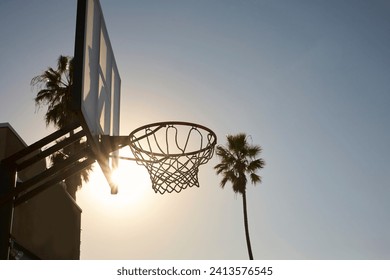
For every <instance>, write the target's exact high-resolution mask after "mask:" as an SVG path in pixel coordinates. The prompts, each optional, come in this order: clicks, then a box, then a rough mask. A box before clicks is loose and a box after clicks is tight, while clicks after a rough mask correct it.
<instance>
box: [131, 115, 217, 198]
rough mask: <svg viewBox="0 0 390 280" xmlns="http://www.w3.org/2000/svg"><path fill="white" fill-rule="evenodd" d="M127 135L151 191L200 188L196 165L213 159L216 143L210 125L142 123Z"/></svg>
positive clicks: (163, 191) (197, 166) (160, 191)
mask: <svg viewBox="0 0 390 280" xmlns="http://www.w3.org/2000/svg"><path fill="white" fill-rule="evenodd" d="M129 138H130V145H129V146H130V148H131V151H132V152H133V154H134V157H135V160H136V162H137V163H138V164H142V165H144V166H145V167H146V169H147V170H148V172H149V175H150V179H151V181H152V187H153V190H154V191H155V192H156V193H157V192H159V193H161V194H163V193H165V192H168V193H171V192H173V191H175V192H180V191H181V190H183V189H185V188H187V187H192V186H197V187H199V182H198V169H199V166H200V165H202V164H205V163H207V162H208V161H209V159H211V158H212V156H213V153H214V147H215V145H216V143H217V136H216V135H215V133H214V132H213V131H212V130H210V129H209V128H207V127H204V126H201V125H198V124H194V123H188V122H176V121H171V122H159V123H153V124H148V125H144V126H142V127H140V128H137V129H136V130H134V131H133V132H131V133H130V135H129Z"/></svg>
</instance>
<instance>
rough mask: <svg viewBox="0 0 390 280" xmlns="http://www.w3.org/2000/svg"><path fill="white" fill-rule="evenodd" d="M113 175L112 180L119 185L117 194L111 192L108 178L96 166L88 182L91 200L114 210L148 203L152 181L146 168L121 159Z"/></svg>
mask: <svg viewBox="0 0 390 280" xmlns="http://www.w3.org/2000/svg"><path fill="white" fill-rule="evenodd" d="M111 176H112V177H111V180H113V181H114V182H115V183H116V184H117V186H118V193H117V194H115V195H112V194H110V189H109V186H108V183H107V180H106V178H105V177H104V175H103V173H102V172H101V170H100V168H99V166H95V168H94V172H93V173H92V174H91V177H90V181H89V183H88V197H89V200H93V201H94V202H96V203H97V204H98V205H100V206H101V207H108V208H109V209H111V210H112V211H113V210H115V209H117V210H123V208H128V207H137V206H140V205H145V204H146V197H147V196H146V194H147V193H148V192H150V191H151V186H150V185H151V183H150V179H149V176H148V173H147V171H146V169H145V168H143V167H142V166H139V165H137V164H136V163H135V162H130V161H120V162H119V165H118V167H117V169H115V170H113V172H112V174H111ZM84 191H85V192H87V190H83V192H84Z"/></svg>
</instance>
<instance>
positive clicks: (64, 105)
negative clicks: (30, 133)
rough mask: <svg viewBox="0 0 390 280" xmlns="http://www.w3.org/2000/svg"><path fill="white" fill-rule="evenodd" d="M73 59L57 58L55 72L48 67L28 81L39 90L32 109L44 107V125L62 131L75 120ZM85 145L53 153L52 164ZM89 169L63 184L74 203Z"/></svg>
mask: <svg viewBox="0 0 390 280" xmlns="http://www.w3.org/2000/svg"><path fill="white" fill-rule="evenodd" d="M73 73H74V72H73V58H72V57H69V56H62V55H61V56H60V57H59V58H58V61H57V69H53V68H51V67H49V68H48V69H47V70H46V71H44V72H43V73H42V74H41V75H38V76H36V77H34V78H33V79H32V80H31V85H32V86H34V87H38V89H39V91H38V93H37V95H36V97H35V99H34V100H35V105H36V106H37V107H38V108H40V107H41V106H42V105H44V106H47V112H46V114H45V121H46V125H47V126H48V125H49V124H53V125H54V127H55V128H57V129H61V128H64V127H65V126H66V125H68V124H71V123H73V122H75V121H76V120H77V115H76V113H75V112H74V111H73V110H72V108H71V104H72V89H73ZM85 144H86V143H85V142H82V141H78V142H75V143H73V144H72V145H69V146H67V147H65V148H64V149H62V150H60V151H58V152H56V153H55V154H53V156H52V157H51V162H52V164H56V163H58V162H61V161H63V160H65V159H66V158H68V157H69V156H70V155H71V154H72V153H73V151H77V150H80V149H81V148H82V147H83V146H84V145H85ZM90 170H91V167H89V168H86V169H84V170H83V171H81V172H80V173H78V174H75V175H73V176H70V177H68V178H67V179H66V180H65V184H66V187H67V191H68V192H69V193H70V195H71V196H72V197H73V198H74V199H76V191H77V190H78V189H79V188H80V187H81V186H82V181H88V178H89V171H90Z"/></svg>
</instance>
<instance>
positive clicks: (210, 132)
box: [129, 121, 217, 157]
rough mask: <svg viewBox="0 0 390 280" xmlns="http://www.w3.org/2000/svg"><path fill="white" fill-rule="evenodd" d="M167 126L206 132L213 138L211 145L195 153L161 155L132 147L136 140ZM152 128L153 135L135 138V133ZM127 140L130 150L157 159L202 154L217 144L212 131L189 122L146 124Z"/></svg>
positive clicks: (143, 136) (134, 132) (132, 133)
mask: <svg viewBox="0 0 390 280" xmlns="http://www.w3.org/2000/svg"><path fill="white" fill-rule="evenodd" d="M169 125H180V126H189V127H195V128H200V129H202V130H205V131H207V132H208V133H209V135H211V137H212V138H213V139H212V140H213V141H212V142H211V143H209V144H208V145H207V146H206V147H204V148H202V149H199V150H196V151H191V152H188V153H177V154H163V153H155V152H150V151H147V150H144V149H140V148H138V147H137V146H135V145H133V143H135V142H137V141H138V140H141V139H142V138H145V137H147V136H149V135H152V134H153V133H154V132H156V131H157V130H159V129H161V128H164V127H167V126H169ZM154 126H155V127H157V128H156V129H154V130H153V133H150V134H149V135H142V136H140V137H138V138H137V137H136V136H135V134H136V133H137V132H139V131H141V130H144V129H147V128H152V127H154ZM129 138H130V146H131V148H133V149H135V150H137V151H138V152H141V153H145V154H148V155H150V156H159V157H167V156H169V157H178V156H190V155H195V154H198V153H201V152H204V151H206V150H209V149H211V148H212V147H214V146H215V145H216V144H217V135H216V134H215V133H214V131H212V130H211V129H209V128H208V127H205V126H203V125H200V124H196V123H191V122H183V121H167V122H156V123H151V124H146V125H143V126H141V127H139V128H137V129H135V130H133V131H132V132H131V133H130V134H129ZM132 138H134V140H132Z"/></svg>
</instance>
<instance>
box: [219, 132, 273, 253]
mask: <svg viewBox="0 0 390 280" xmlns="http://www.w3.org/2000/svg"><path fill="white" fill-rule="evenodd" d="M261 150H262V149H261V147H260V146H258V145H250V144H249V143H248V142H247V136H246V134H245V133H240V134H237V135H228V136H227V145H226V147H224V146H217V148H216V154H217V156H218V157H219V158H220V163H219V164H217V165H216V166H215V167H214V169H215V170H216V173H217V174H218V175H219V174H222V176H223V177H222V180H221V184H220V185H221V187H222V188H224V187H225V185H226V183H227V182H230V183H231V184H232V187H233V191H234V192H235V193H240V194H241V195H242V201H243V212H244V227H245V237H246V244H247V248H248V254H249V259H250V260H253V254H252V247H251V241H250V238H249V227H248V214H247V202H246V184H247V181H248V180H247V175H249V178H250V180H251V182H252V184H254V185H255V184H257V183H261V177H260V176H259V175H257V174H256V172H257V171H258V170H259V169H261V168H263V167H264V165H265V162H264V160H263V159H262V158H257V157H258V155H259V154H260V153H261Z"/></svg>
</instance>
